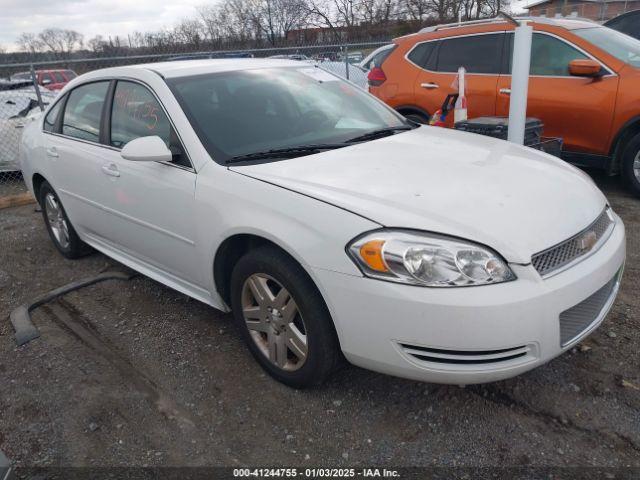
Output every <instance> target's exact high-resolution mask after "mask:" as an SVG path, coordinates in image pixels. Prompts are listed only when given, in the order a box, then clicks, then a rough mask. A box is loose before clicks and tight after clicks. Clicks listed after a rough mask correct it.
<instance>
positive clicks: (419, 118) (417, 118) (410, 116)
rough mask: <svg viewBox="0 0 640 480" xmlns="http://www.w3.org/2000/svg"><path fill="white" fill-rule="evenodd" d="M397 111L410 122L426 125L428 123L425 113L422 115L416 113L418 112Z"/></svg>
mask: <svg viewBox="0 0 640 480" xmlns="http://www.w3.org/2000/svg"><path fill="white" fill-rule="evenodd" d="M399 113H400V114H401V115H402V116H403V117H404V118H406V119H407V120H410V121H412V122H415V123H419V124H421V125H428V124H429V117H427V116H426V115H423V114H422V113H418V112H407V113H401V112H399Z"/></svg>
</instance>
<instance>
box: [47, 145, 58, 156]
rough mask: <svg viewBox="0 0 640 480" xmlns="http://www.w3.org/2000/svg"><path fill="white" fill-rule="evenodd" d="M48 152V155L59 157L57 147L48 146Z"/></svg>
mask: <svg viewBox="0 0 640 480" xmlns="http://www.w3.org/2000/svg"><path fill="white" fill-rule="evenodd" d="M46 152H47V156H48V157H53V158H58V156H59V155H58V150H57V149H56V147H50V148H47V150H46Z"/></svg>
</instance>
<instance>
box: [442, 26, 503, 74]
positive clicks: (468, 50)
mask: <svg viewBox="0 0 640 480" xmlns="http://www.w3.org/2000/svg"><path fill="white" fill-rule="evenodd" d="M503 36H504V35H503V34H491V35H473V36H468V37H460V38H448V39H445V40H442V41H441V42H440V48H439V49H438V62H437V66H436V70H437V71H438V72H452V73H453V72H457V71H458V68H459V67H464V68H465V69H466V70H467V72H468V73H495V74H497V73H498V72H499V69H500V68H499V67H500V53H501V50H502V38H503Z"/></svg>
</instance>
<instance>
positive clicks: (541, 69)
mask: <svg viewBox="0 0 640 480" xmlns="http://www.w3.org/2000/svg"><path fill="white" fill-rule="evenodd" d="M511 52H513V35H509V53H508V58H509V70H508V72H509V73H511V61H512V57H511ZM588 58H589V57H587V56H586V55H585V54H584V53H582V52H580V51H579V50H577V49H576V48H574V47H572V46H571V45H569V44H568V43H566V42H564V41H562V40H560V39H558V38H555V37H552V36H550V35H545V34H542V33H534V34H533V39H532V42H531V67H530V70H529V75H540V76H554V77H569V76H570V74H569V62H571V60H584V59H588Z"/></svg>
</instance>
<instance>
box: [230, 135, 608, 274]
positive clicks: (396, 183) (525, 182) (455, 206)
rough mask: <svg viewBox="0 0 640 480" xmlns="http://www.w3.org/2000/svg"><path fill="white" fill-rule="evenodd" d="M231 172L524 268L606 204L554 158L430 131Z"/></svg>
mask: <svg viewBox="0 0 640 480" xmlns="http://www.w3.org/2000/svg"><path fill="white" fill-rule="evenodd" d="M231 170H233V171H236V172H238V173H242V174H244V175H248V176H250V177H253V178H256V179H259V180H263V181H266V182H269V183H272V184H275V185H278V186H281V187H284V188H287V189H290V190H292V191H295V192H299V193H301V194H304V195H308V196H311V197H314V198H317V199H318V200H321V201H324V202H328V203H331V204H333V205H336V206H338V207H340V208H343V209H347V210H350V211H351V212H353V213H355V214H358V215H361V216H363V217H366V218H368V219H371V220H373V221H375V222H376V223H379V224H380V225H382V226H385V227H397V228H410V229H418V230H423V231H429V232H437V233H441V234H445V235H452V236H456V237H460V238H465V239H468V240H472V241H475V242H479V243H482V244H484V245H487V246H489V247H491V248H493V249H495V250H496V251H498V252H499V253H500V254H502V255H503V256H504V257H505V258H506V259H507V260H508V261H510V262H514V263H522V264H527V263H530V262H531V256H532V255H533V254H534V253H537V252H540V251H541V250H544V249H546V248H549V247H551V246H553V245H555V244H557V243H559V242H561V241H563V240H566V239H567V238H569V237H571V236H573V235H575V234H576V233H578V232H579V231H581V230H582V229H584V228H586V227H587V226H588V225H589V224H591V222H593V221H594V220H595V219H596V217H597V216H598V215H599V214H600V213H601V212H602V210H603V209H604V207H605V205H606V199H605V197H604V195H603V194H602V193H601V192H600V190H598V188H597V187H596V186H595V184H594V183H593V181H592V180H591V179H590V178H589V177H588V176H587V175H586V174H584V173H583V172H581V171H580V170H578V169H576V168H574V167H572V166H570V165H568V164H566V163H564V162H563V161H561V160H559V159H557V158H555V157H552V156H549V155H546V154H543V153H540V152H538V151H536V150H532V149H529V148H524V147H520V146H517V145H514V144H512V143H508V142H504V141H501V140H496V139H493V138H489V137H483V136H480V135H475V134H469V133H463V132H458V131H452V130H447V129H442V128H435V127H421V128H418V129H415V130H413V131H409V132H404V133H399V134H396V135H393V136H391V137H386V138H382V139H379V140H375V141H371V142H366V143H361V144H357V145H354V146H351V147H346V148H342V149H337V150H331V151H327V152H323V153H319V154H315V155H309V156H305V157H300V158H295V159H290V160H282V161H278V162H271V163H264V164H257V165H244V166H239V165H236V166H233V167H232V168H231ZM327 221H331V220H330V219H327Z"/></svg>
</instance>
